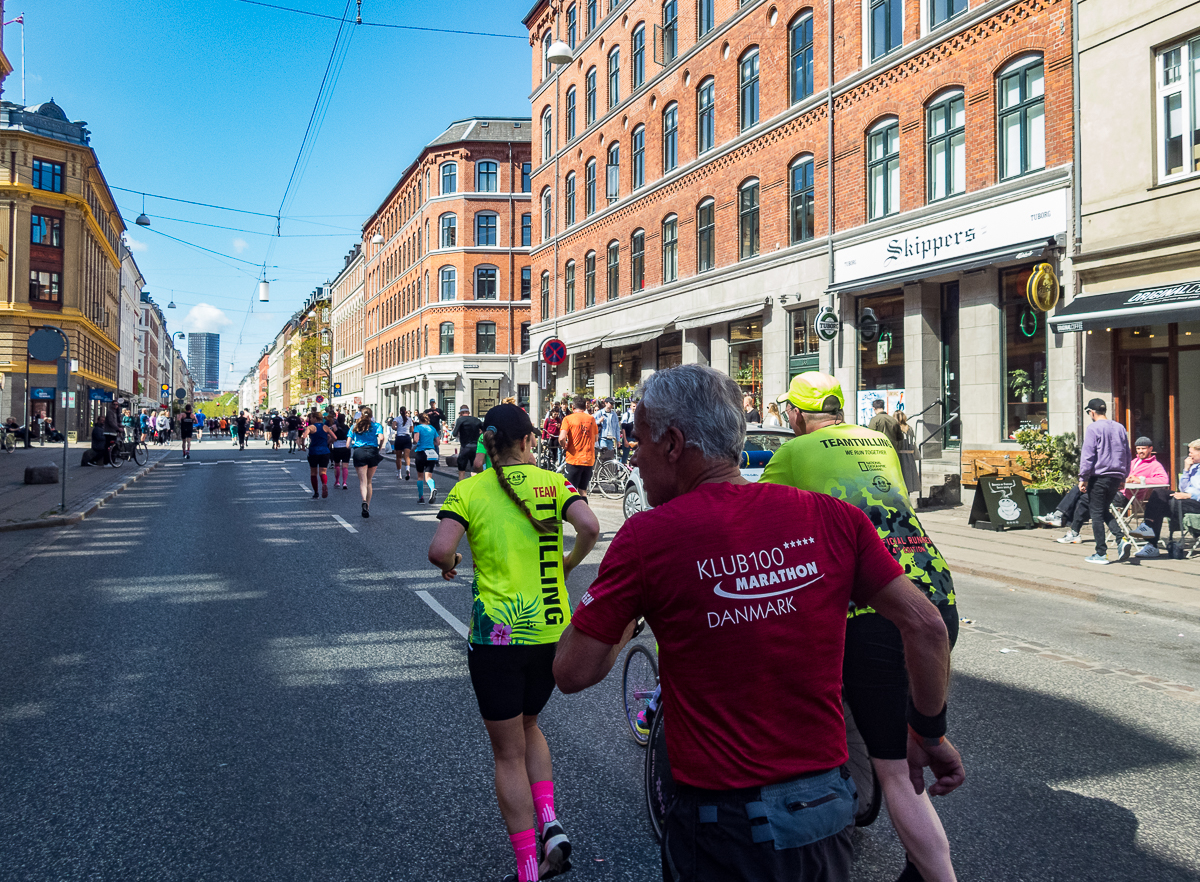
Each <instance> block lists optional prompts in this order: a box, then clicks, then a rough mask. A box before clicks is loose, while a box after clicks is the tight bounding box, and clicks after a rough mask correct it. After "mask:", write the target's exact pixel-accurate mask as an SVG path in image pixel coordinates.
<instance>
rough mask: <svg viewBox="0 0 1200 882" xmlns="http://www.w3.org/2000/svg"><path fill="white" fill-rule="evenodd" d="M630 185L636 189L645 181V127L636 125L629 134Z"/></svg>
mask: <svg viewBox="0 0 1200 882" xmlns="http://www.w3.org/2000/svg"><path fill="white" fill-rule="evenodd" d="M629 145H630V157H629V172H630V180H629V183H630V186H631V187H632V189H634V190H636V189H637V188H638V187H641V186H644V185H645V183H646V127H645V126H637V127H636V128H635V129H634V130H633V134H632V135H630V136H629Z"/></svg>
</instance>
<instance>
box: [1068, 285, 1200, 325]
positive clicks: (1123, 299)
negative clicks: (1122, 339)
mask: <svg viewBox="0 0 1200 882" xmlns="http://www.w3.org/2000/svg"><path fill="white" fill-rule="evenodd" d="M1197 318H1200V281H1195V282H1183V283H1181V284H1178V285H1164V286H1162V287H1159V288H1139V289H1138V290H1136V291H1117V292H1114V293H1112V294H1088V295H1085V296H1083V297H1076V298H1075V299H1074V300H1072V301H1071V303H1070V304H1069V305H1068V306H1067V307H1066V308H1065V309H1062V310H1060V311H1059V313H1058V315H1056V316H1054V317H1053V318H1052V319H1050V324H1051V328H1052V330H1053V331H1054V332H1055V333H1056V334H1063V333H1066V332H1067V331H1082V330H1084V329H1085V328H1104V327H1113V328H1126V327H1130V326H1133V325H1139V324H1160V323H1161V324H1169V323H1171V322H1182V321H1194V320H1196V319H1197Z"/></svg>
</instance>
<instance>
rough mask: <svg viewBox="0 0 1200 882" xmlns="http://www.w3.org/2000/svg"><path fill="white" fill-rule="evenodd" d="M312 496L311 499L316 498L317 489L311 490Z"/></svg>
mask: <svg viewBox="0 0 1200 882" xmlns="http://www.w3.org/2000/svg"><path fill="white" fill-rule="evenodd" d="M312 498H313V499H316V498H317V491H316V490H314V491H313V495H312Z"/></svg>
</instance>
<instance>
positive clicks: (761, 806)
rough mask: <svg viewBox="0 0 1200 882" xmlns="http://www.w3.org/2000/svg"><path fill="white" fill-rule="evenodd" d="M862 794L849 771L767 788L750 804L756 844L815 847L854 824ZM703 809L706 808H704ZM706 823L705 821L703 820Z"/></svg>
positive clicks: (778, 847) (749, 810) (779, 846)
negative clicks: (762, 821)
mask: <svg viewBox="0 0 1200 882" xmlns="http://www.w3.org/2000/svg"><path fill="white" fill-rule="evenodd" d="M857 804H858V791H857V789H856V788H855V786H854V780H853V779H852V778H851V777H850V775H849V773H848V772H843V771H842V770H841V769H830V770H829V771H828V772H825V773H823V774H821V775H815V776H813V777H809V778H797V779H796V780H794V781H784V782H783V783H781V784H770V785H767V786H766V787H763V788H762V789H761V792H760V798H759V800H758V801H757V802H748V803H746V814H747V816H749V818H750V820H751V821H756V820H759V819H760V818H765V819H766V823H765V824H755V825H753V826H751V828H750V829H751V831H752V836H753V839H754V841H755V842H770V841H771V840H774V841H775V850H776V851H779V850H780V849H784V848H800V847H802V846H805V845H811V844H812V843H814V842H818V841H820V840H822V839H825V838H827V837H829V836H832V835H834V834H835V833H837V832H838V831H840V830H843V829H845V828H846V827H849V826H850V825H851V824H853V823H854V811H855V807H856V806H857ZM702 809H703V807H702ZM701 820H703V818H701Z"/></svg>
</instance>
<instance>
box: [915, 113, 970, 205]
mask: <svg viewBox="0 0 1200 882" xmlns="http://www.w3.org/2000/svg"><path fill="white" fill-rule="evenodd" d="M966 122H967V114H966V109H965V104H964V102H963V93H962V92H953V93H951V94H949V95H944V96H942V97H939V98H937V99H935V101H934V103H933V104H931V105H930V106H929V109H928V110H927V111H926V112H925V138H926V154H925V155H926V169H925V176H926V178H928V180H929V201H930V202H934V201H935V200H938V199H945V198H946V197H947V196H953V195H954V194H955V193H962V192H965V191H966V189H967V133H966Z"/></svg>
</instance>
